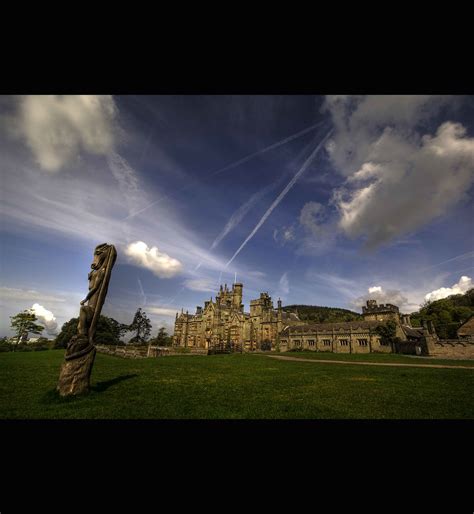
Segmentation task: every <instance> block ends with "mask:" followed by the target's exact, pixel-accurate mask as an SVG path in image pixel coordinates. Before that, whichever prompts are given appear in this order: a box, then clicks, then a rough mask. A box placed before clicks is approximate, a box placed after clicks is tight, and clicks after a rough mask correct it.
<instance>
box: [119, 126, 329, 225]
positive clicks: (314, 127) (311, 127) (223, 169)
mask: <svg viewBox="0 0 474 514" xmlns="http://www.w3.org/2000/svg"><path fill="white" fill-rule="evenodd" d="M323 123H324V121H320V122H319V123H315V124H314V125H311V126H310V127H307V128H305V129H304V130H301V131H300V132H297V133H296V134H292V135H291V136H288V137H285V139H282V140H281V141H277V142H276V143H273V144H272V145H270V146H267V147H266V148H262V149H261V150H258V151H257V152H254V153H252V154H250V155H247V156H246V157H244V158H242V159H239V160H238V161H235V162H233V163H231V164H228V165H227V166H225V167H224V168H221V169H219V170H217V171H213V172H212V173H209V174H208V175H206V177H212V176H214V175H217V174H219V173H223V172H224V171H227V170H230V169H232V168H236V167H237V166H240V165H241V164H243V163H244V162H247V161H249V160H250V159H253V158H254V157H257V155H261V154H263V153H265V152H269V151H270V150H273V149H275V148H278V147H279V146H281V145H285V144H286V143H289V142H290V141H293V140H294V139H297V138H298V137H301V136H303V135H304V134H306V133H308V132H310V131H311V130H314V129H316V128H318V127H319V126H320V125H321V124H323ZM206 177H204V178H206ZM192 187H194V186H193V184H190V185H187V186H184V187H182V188H180V189H176V190H175V191H176V192H181V191H185V190H186V189H190V188H192ZM170 196H171V195H170V194H165V195H162V196H160V197H159V198H158V199H157V200H155V201H154V202H152V203H150V204H148V205H146V206H145V207H143V209H140V210H138V211H135V212H132V213H130V214H129V215H128V216H127V217H126V218H124V219H123V221H125V220H128V219H129V218H133V217H134V216H136V215H137V214H140V213H142V212H143V211H146V210H147V209H149V208H150V207H153V205H156V204H157V203H158V202H160V201H161V200H164V199H165V198H169V197H170Z"/></svg>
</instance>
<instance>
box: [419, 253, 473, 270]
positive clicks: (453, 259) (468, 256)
mask: <svg viewBox="0 0 474 514" xmlns="http://www.w3.org/2000/svg"><path fill="white" fill-rule="evenodd" d="M473 257H474V251H471V252H467V253H463V254H461V255H457V256H456V257H453V258H451V259H448V260H447V261H443V262H438V264H432V265H431V266H427V267H426V268H422V269H419V270H418V271H426V270H428V269H431V268H436V267H437V266H441V265H442V264H446V263H448V262H452V261H462V260H464V259H469V258H470V259H472V258H473Z"/></svg>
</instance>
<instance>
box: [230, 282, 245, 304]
mask: <svg viewBox="0 0 474 514" xmlns="http://www.w3.org/2000/svg"><path fill="white" fill-rule="evenodd" d="M243 287H244V286H243V284H240V283H237V284H234V285H233V286H232V306H233V307H234V309H238V310H241V307H243V305H242V290H243Z"/></svg>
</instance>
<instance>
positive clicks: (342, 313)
mask: <svg viewBox="0 0 474 514" xmlns="http://www.w3.org/2000/svg"><path fill="white" fill-rule="evenodd" d="M283 310H284V311H287V312H296V311H298V315H299V318H300V319H301V320H302V321H310V322H313V323H324V322H339V321H354V320H357V319H362V315H361V314H358V313H357V312H352V311H350V310H348V309H340V308H338V307H321V306H319V305H287V306H285V307H283Z"/></svg>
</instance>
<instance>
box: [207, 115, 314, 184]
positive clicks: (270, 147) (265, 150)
mask: <svg viewBox="0 0 474 514" xmlns="http://www.w3.org/2000/svg"><path fill="white" fill-rule="evenodd" d="M322 123H323V122H322V121H320V122H319V123H315V124H314V125H311V126H310V127H307V128H305V129H304V130H301V131H300V132H297V133H296V134H293V135H292V136H288V137H286V138H285V139H282V140H281V141H278V142H276V143H273V145H270V146H267V147H266V148H263V149H262V150H258V151H256V152H254V153H251V154H250V155H247V157H243V158H242V159H240V160H238V161H236V162H233V163H232V164H228V165H227V166H225V167H224V168H221V169H220V170H217V171H214V172H213V173H211V175H212V176H214V175H217V174H219V173H222V172H224V171H227V170H230V169H232V168H236V167H237V166H240V165H241V164H243V163H244V162H247V161H249V160H250V159H253V158H254V157H257V155H261V154H262V153H265V152H269V151H270V150H273V149H274V148H278V147H279V146H282V145H285V144H286V143H289V142H290V141H293V139H297V138H299V137H301V136H303V135H304V134H307V133H308V132H310V131H311V130H314V129H315V128H317V127H319V126H320V125H321V124H322Z"/></svg>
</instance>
